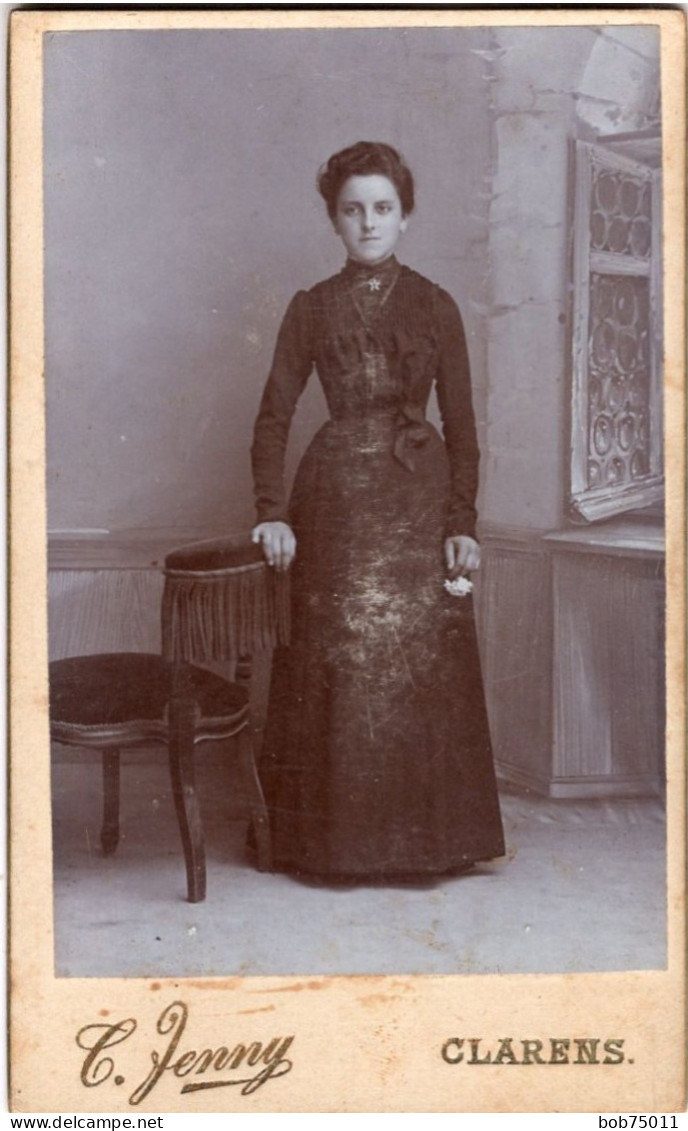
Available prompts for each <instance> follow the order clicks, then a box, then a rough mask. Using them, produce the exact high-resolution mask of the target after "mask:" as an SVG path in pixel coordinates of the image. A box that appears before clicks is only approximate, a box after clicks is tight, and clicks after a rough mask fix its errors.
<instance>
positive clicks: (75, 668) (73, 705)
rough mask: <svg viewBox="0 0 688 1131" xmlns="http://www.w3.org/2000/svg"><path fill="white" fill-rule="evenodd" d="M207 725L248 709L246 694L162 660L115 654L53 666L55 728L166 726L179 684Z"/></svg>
mask: <svg viewBox="0 0 688 1131" xmlns="http://www.w3.org/2000/svg"><path fill="white" fill-rule="evenodd" d="M180 676H181V678H182V679H183V681H184V696H185V697H188V698H191V699H193V700H194V701H195V702H196V703H197V705H198V708H199V711H200V715H201V717H202V718H203V719H214V718H229V717H231V716H233V715H236V714H237V713H238V712H239V711H241V710H242V709H244V708H246V707H247V705H248V692H247V690H246V688H244V687H241V686H239V685H238V684H235V683H229V682H228V681H227V680H225V679H222V678H221V677H220V676H217V675H215V674H214V673H213V672H208V671H205V670H204V669H203V668H197V667H194V666H193V665H191V664H176V665H173V664H169V663H166V662H165V660H163V659H162V657H161V656H156V655H149V654H146V653H141V652H112V653H106V654H103V655H96V656H75V657H73V658H70V659H66V660H55V661H54V662H53V663H51V665H50V718H51V723H53V724H58V725H59V724H62V725H67V726H77V727H100V726H106V727H113V726H118V725H126V724H128V723H131V722H132V720H141V721H147V722H151V723H153V722H155V723H160V724H161V725H166V713H167V710H166V709H167V705H168V703H169V700H170V697H171V695H172V694H173V691H174V690H175V688H176V689H177V691H178V688H179V682H178V681H179V678H180Z"/></svg>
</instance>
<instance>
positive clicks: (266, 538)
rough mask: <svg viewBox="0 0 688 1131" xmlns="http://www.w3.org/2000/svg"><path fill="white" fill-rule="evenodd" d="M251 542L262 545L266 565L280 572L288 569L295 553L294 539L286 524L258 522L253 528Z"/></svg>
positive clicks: (292, 532) (289, 527)
mask: <svg viewBox="0 0 688 1131" xmlns="http://www.w3.org/2000/svg"><path fill="white" fill-rule="evenodd" d="M251 541H252V542H260V543H261V544H262V547H263V554H264V555H265V560H266V562H267V563H268V565H270V566H274V567H275V569H278V570H280V571H282V570H285V569H289V566H290V565H291V563H292V561H293V560H294V555H295V553H296V538H295V537H294V531H293V530H292V528H291V526H288V525H287V523H286V522H259V523H258V525H257V526H254V527H253V530H252V532H251Z"/></svg>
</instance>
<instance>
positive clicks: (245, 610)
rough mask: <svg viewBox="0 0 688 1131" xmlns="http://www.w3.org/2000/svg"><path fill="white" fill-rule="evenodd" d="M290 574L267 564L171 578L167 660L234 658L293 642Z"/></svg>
mask: <svg viewBox="0 0 688 1131" xmlns="http://www.w3.org/2000/svg"><path fill="white" fill-rule="evenodd" d="M289 634H290V606H289V575H288V574H287V573H277V571H275V570H271V569H268V568H267V567H262V568H260V569H255V568H250V569H238V570H233V571H232V573H231V574H229V573H227V571H225V572H223V573H222V572H218V573H216V574H213V573H196V574H195V575H194V574H193V573H191V572H189V573H187V574H183V572H182V571H174V573H171V574H170V575H169V576H167V577H166V579H165V590H164V593H163V600H162V646H163V655H164V657H165V659H167V660H170V661H173V662H174V661H177V660H189V661H196V662H197V663H209V662H214V661H230V662H232V663H236V661H237V660H238V659H239V657H241V656H251V655H253V653H254V652H260V651H266V650H267V649H270V648H274V647H275V646H276V645H277V644H288V643H289Z"/></svg>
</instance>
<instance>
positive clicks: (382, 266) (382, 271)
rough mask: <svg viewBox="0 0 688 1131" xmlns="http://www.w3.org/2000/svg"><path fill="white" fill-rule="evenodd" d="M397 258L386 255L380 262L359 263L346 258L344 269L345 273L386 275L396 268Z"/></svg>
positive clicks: (397, 265)
mask: <svg viewBox="0 0 688 1131" xmlns="http://www.w3.org/2000/svg"><path fill="white" fill-rule="evenodd" d="M398 267H399V260H398V259H397V257H396V255H393V254H392V255H388V256H387V258H386V259H383V260H382V262H381V263H359V261H358V260H357V259H347V261H346V263H345V265H344V271H345V272H346V274H347V275H359V276H363V277H366V276H373V275H387V274H391V273H392V272H393V271H395V270H397V269H398Z"/></svg>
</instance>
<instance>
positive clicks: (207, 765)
mask: <svg viewBox="0 0 688 1131" xmlns="http://www.w3.org/2000/svg"><path fill="white" fill-rule="evenodd" d="M223 776H224V779H225V780H224V781H223V780H222V779H223ZM218 783H219V786H220V787H219V786H218ZM199 790H200V793H201V799H202V806H203V814H204V823H205V829H206V840H207V854H208V898H207V900H206V902H205V903H202V904H189V903H187V902H186V899H185V878H184V868H183V862H182V856H181V849H180V845H179V840H178V831H177V827H176V823H175V818H174V813H173V807H172V799H171V796H170V788H169V782H168V779H167V770H166V766H165V763H164V761H156V762H154V763H150V761H148V762H146V763H143V762H140V761H138V762H137V761H134V762H132V763H130V764H128V765H125V766H124V767H123V772H122V839H121V842H120V846H119V848H118V850H117V853H116V854H115V855H114V856H112V857H109V858H104V857H103V856H102V854H101V852H100V846H99V822H100V803H101V778H100V766H99V764H98V763H97V762H96V763H93V762H85V761H84V762H80V763H79V762H59V763H57V764H56V765H55V766H54V770H53V813H54V891H55V938H56V973H57V974H58V976H67V977H68V976H79V977H96V976H142V977H145V976H211V975H215V976H217V975H244V976H247V975H262V974H266V975H271V974H272V975H279V974H303V973H310V974H380V973H390V974H396V973H404V974H423V973H426V974H449V973H452V974H455V973H466V974H468V973H471V974H483V973H500V972H502V973H533V972H542V973H554V972H569V971H579V972H580V971H593V970H629V969H653V968H661V967H663V966H664V965H665V960H666V941H665V929H664V928H665V922H666V904H665V828H664V812H663V807H662V804H661V802H660V801H659V800H655V799H642V800H620V801H613V802H612V801H585V802H563V801H549V800H546V799H543V798H540V797H537V796H535V795H533V794H526V793H515V792H512V791H506V790H505V791H503V793H502V811H503V816H504V825H505V832H506V837H507V845H508V855H507V856H506V857H505V858H504V859H502V860H498V861H495V862H492V863H490V864H485V865H480V866H479V867H478V868H476V869H475V871H474V872H472V873H470V874H468V875H465V876H461V877H458V878H454V879H451V880H442V881H441V882H432V883H429V884H427V885H415V886H414V885H411V884H394V885H383V884H380V885H377V886H375V887H370V886H349V887H338V888H332V887H322V886H314V885H312V884H310V883H306V882H300V881H298V880H296V879H293V878H290V877H287V876H282V875H261V874H258V873H257V872H256V871H255V870H254V869H253V868H252V867H251V865H250V863H249V862H248V860H247V858H246V856H245V852H244V843H245V838H246V826H245V823H244V822H243V821H242V820H241V817H240V813H239V812H237V802H236V800H235V801H234V802H233V803H232V801H231V797H232V793H231V778H230V774H229V771H228V769H227V766H226V764H223V763H220V762H218V761H217V760H216V759H215V758H213V757H212V756H211V757H210V758H208V759H205V760H201V767H200V773H199Z"/></svg>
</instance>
